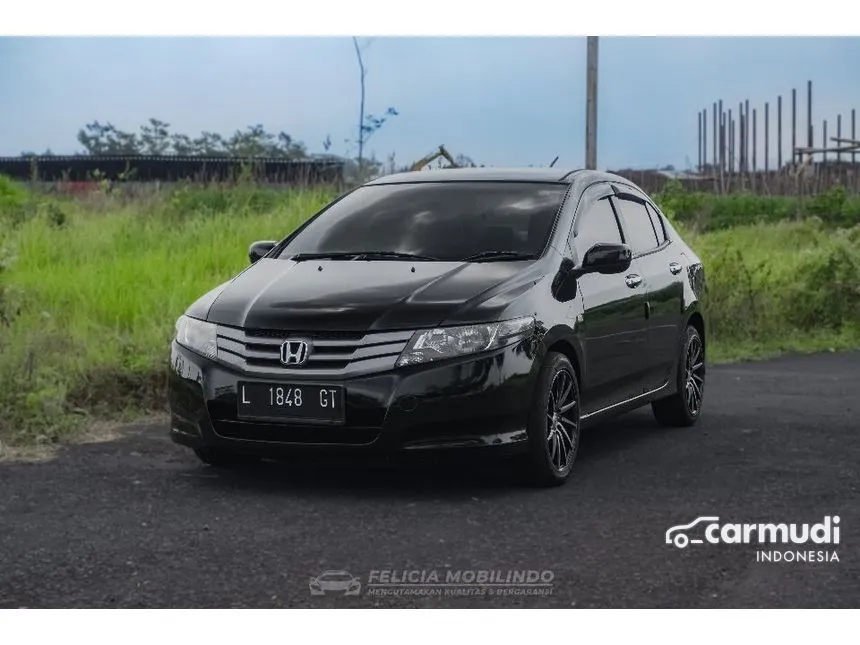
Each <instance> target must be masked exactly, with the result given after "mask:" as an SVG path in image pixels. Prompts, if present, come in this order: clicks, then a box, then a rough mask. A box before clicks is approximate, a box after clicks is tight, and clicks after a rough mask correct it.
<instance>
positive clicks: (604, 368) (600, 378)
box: [569, 183, 647, 413]
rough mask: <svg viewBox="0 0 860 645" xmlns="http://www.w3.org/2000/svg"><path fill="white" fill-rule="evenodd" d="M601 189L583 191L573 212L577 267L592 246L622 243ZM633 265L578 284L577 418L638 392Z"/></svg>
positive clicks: (639, 326)
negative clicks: (580, 365)
mask: <svg viewBox="0 0 860 645" xmlns="http://www.w3.org/2000/svg"><path fill="white" fill-rule="evenodd" d="M612 194H613V191H612V187H611V185H609V184H607V183H602V184H597V185H596V186H593V187H590V188H588V189H587V190H586V191H585V193H584V195H583V198H582V201H581V202H580V204H579V208H578V209H577V215H576V219H575V222H574V226H573V230H572V234H571V237H570V240H569V246H570V247H571V251H572V254H573V260H574V264H575V265H577V266H579V265H580V264H581V263H582V258H583V256H584V255H585V252H586V251H588V249H590V248H591V247H592V246H593V245H594V244H597V243H598V242H616V243H620V242H623V241H624V239H623V235H622V232H621V229H620V226H619V222H618V217H617V214H616V212H615V208H614V206H613V204H612V197H611V196H612ZM636 264H637V262H636V260H634V261H633V264H632V265H631V266H630V268H629V269H628V270H627V271H625V272H623V273H619V274H613V275H603V274H599V273H593V274H587V275H584V276H582V277H580V278H579V281H578V283H579V288H578V291H579V294H580V297H581V299H582V306H583V322H582V326H581V329H582V330H583V331H582V334H583V341H582V342H583V350H584V351H583V355H584V363H585V365H584V367H585V370H584V377H583V381H584V382H583V384H582V388H583V412H585V413H592V412H596V411H598V410H602V409H603V408H606V407H609V406H612V405H614V404H616V403H620V402H622V401H625V400H627V399H629V398H631V397H633V396H636V395H638V394H640V393H641V392H642V387H643V379H644V378H645V371H644V369H645V366H646V365H647V341H646V332H647V321H646V319H645V288H644V284H642V283H641V282H640V281H638V276H637V274H638V269H637V266H636Z"/></svg>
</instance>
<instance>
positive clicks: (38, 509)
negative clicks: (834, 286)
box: [0, 352, 860, 608]
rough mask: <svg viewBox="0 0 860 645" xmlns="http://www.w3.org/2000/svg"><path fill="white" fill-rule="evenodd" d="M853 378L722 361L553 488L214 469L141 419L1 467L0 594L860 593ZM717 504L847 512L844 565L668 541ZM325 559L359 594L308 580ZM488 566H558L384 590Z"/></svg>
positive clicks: (822, 361)
mask: <svg viewBox="0 0 860 645" xmlns="http://www.w3.org/2000/svg"><path fill="white" fill-rule="evenodd" d="M858 394H860V352H855V353H848V354H828V355H817V356H803V357H785V358H782V359H777V360H772V361H767V362H762V363H750V364H742V365H735V366H725V367H712V368H710V370H709V373H708V383H707V389H706V396H705V410H704V412H703V417H702V419H701V420H700V423H699V425H697V426H696V427H695V428H692V429H663V428H660V427H658V426H657V425H656V424H655V423H654V421H653V420H652V417H651V415H650V411H649V410H648V409H645V410H640V411H637V412H633V413H631V414H628V415H626V416H624V417H621V418H619V419H618V420H616V421H614V422H611V423H609V424H607V425H605V426H603V427H600V428H596V429H594V430H591V431H589V432H587V433H586V434H585V436H584V438H583V445H582V452H581V454H580V461H579V462H578V465H577V469H576V473H575V475H574V477H573V479H572V481H570V482H569V483H568V485H566V486H564V487H561V488H558V489H552V490H536V489H530V488H525V487H523V486H521V485H520V484H519V482H518V481H517V479H516V478H515V477H513V476H511V475H510V474H509V470H507V468H506V466H505V464H504V463H500V462H498V461H492V460H491V461H489V462H485V461H483V460H481V461H474V460H467V461H464V460H462V459H459V460H458V459H444V460H442V459H439V460H435V461H433V462H426V463H425V462H421V463H409V464H405V465H404V464H393V465H390V464H363V465H350V464H344V463H322V464H309V465H304V466H301V467H300V466H291V467H287V466H284V465H270V464H264V465H262V466H260V467H257V468H255V469H253V470H241V471H235V472H233V471H230V472H226V473H225V472H218V471H216V470H215V469H213V468H208V467H204V466H201V465H198V463H197V462H196V459H195V458H194V457H193V455H192V454H191V453H190V452H187V451H186V450H185V449H183V448H180V447H178V446H174V445H173V444H172V443H171V442H170V441H169V440H168V439H167V436H166V431H167V429H166V427H164V426H159V425H149V426H140V425H139V426H133V427H130V428H128V429H127V431H125V432H124V433H123V435H122V437H121V438H120V439H118V440H116V441H111V442H108V443H100V444H87V445H75V446H70V447H68V448H64V449H63V450H62V451H61V452H60V453H59V454H58V455H57V457H56V458H54V459H52V460H50V461H45V462H40V463H16V462H5V463H0V607H3V608H10V607H359V606H391V607H416V606H417V607H441V606H454V607H468V606H472V607H475V606H477V607H511V606H552V607H571V606H573V607H858V606H860V558H858V556H860V548H858V545H860V421H858V414H857V413H858V409H860V404H858ZM703 515H714V516H718V517H720V518H721V521H723V522H797V523H803V522H808V523H814V522H821V521H822V520H823V518H824V516H825V515H839V516H840V531H841V539H840V543H839V544H838V545H831V546H827V545H825V548H827V550H829V551H830V552H833V551H834V550H835V552H836V554H837V557H838V559H839V560H838V562H837V561H831V562H826V563H825V562H816V563H808V562H806V563H804V562H791V563H787V562H778V563H777V562H769V563H761V562H756V551H757V550H758V549H759V548H760V547H759V546H758V545H745V544H720V545H713V544H707V543H705V544H697V545H696V544H691V545H690V546H689V547H687V548H686V549H683V550H679V549H677V548H675V547H674V546H671V545H668V544H666V543H665V541H664V540H665V532H666V530H667V529H668V528H669V527H670V526H673V525H676V524H685V523H688V522H690V521H692V520H693V519H695V518H697V517H699V516H703ZM809 548H810V547H807V546H801V547H794V546H792V547H789V550H792V551H794V550H797V549H800V550H803V551H806V550H808V549H809ZM812 548H814V549H821V548H822V547H821V546H815V547H812ZM326 569H339V570H346V571H348V572H349V573H350V574H352V575H353V576H356V577H357V578H359V580H360V581H361V583H362V590H361V593H360V594H359V595H357V596H351V597H347V596H343V595H342V594H335V593H333V592H328V593H326V594H325V595H324V596H312V595H311V594H310V591H309V586H308V582H309V578H310V577H311V576H315V575H317V574H319V573H320V572H321V571H323V570H326ZM482 569H483V570H493V571H501V572H503V573H505V572H507V571H509V570H518V571H519V570H533V571H545V572H549V573H545V574H544V576H546V577H545V578H544V579H545V580H547V579H549V578H551V580H550V584H549V586H546V587H534V586H531V587H525V586H520V587H511V586H507V587H500V586H496V587H475V586H471V587H462V588H452V587H444V588H439V587H437V588H435V589H440V591H438V592H437V591H432V590H430V591H428V589H430V588H429V587H427V586H424V587H409V588H408V590H407V588H406V587H404V586H398V587H387V588H384V590H383V591H380V590H381V589H383V588H382V587H371V586H370V582H373V581H376V583H377V584H382V583H385V582H388V583H389V584H393V581H396V580H397V578H398V576H399V577H402V576H403V575H404V574H403V573H402V572H403V571H406V570H415V571H422V570H423V571H424V572H425V573H424V576H425V577H428V576H431V575H432V574H431V573H430V572H431V571H435V572H436V573H437V575H439V576H441V579H440V582H445V576H447V575H449V574H448V571H451V572H455V573H456V572H458V571H459V572H460V573H461V575H462V576H463V577H462V578H461V579H460V582H463V581H464V580H469V578H468V576H469V575H471V574H470V573H469V571H475V570H482ZM385 570H388V571H389V573H387V574H386V573H384V571H385ZM372 571H377V573H375V574H373V580H371V572H372ZM386 575H387V576H389V577H388V578H386ZM412 575H413V576H415V575H418V576H420V573H419V574H412ZM476 575H477V574H476ZM497 575H498V574H497ZM413 580H414V578H413ZM481 589H484V592H483V593H481V591H480V590H481ZM380 593H388V595H379V594H380ZM398 593H399V594H400V595H395V594H398ZM407 593H408V594H412V595H406V594H407ZM421 593H423V594H425V595H423V596H422V595H418V594H421ZM435 593H439V594H441V595H429V594H435ZM455 594H459V595H455Z"/></svg>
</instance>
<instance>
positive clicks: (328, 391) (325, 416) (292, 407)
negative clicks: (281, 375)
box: [236, 383, 344, 423]
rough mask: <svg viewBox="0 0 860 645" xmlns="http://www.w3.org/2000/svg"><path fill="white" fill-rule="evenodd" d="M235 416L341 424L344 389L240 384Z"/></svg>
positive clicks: (322, 386)
mask: <svg viewBox="0 0 860 645" xmlns="http://www.w3.org/2000/svg"><path fill="white" fill-rule="evenodd" d="M236 399H237V401H238V406H239V407H238V410H237V415H238V416H239V417H240V418H245V419H271V420H279V421H280V420H283V421H287V420H291V419H292V420H297V421H328V422H330V423H343V420H344V397H343V387H341V386H339V385H307V384H289V383H239V385H238V391H237V394H236Z"/></svg>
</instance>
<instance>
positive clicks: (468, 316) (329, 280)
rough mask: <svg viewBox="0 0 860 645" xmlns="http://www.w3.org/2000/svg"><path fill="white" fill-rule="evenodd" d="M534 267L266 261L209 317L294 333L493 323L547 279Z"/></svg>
mask: <svg viewBox="0 0 860 645" xmlns="http://www.w3.org/2000/svg"><path fill="white" fill-rule="evenodd" d="M529 265H531V266H529ZM534 267H535V263H529V262H482V263H468V262H408V261H407V262H402V261H370V262H366V261H331V260H313V261H303V262H293V261H292V260H276V259H270V258H263V259H261V260H258V261H257V262H256V263H254V264H253V265H251V266H250V267H248V269H246V270H245V271H243V272H242V273H240V274H239V275H238V276H236V277H235V278H234V279H233V280H232V281H231V282H229V283H228V284H226V285H224V286H223V288H221V289H220V292H219V293H218V295H217V296H216V297H215V298H214V300H213V301H212V304H211V305H210V306H209V309H208V314H207V316H206V319H207V320H208V321H210V322H214V323H218V324H222V325H230V326H235V327H244V328H248V329H270V330H291V331H316V330H326V331H369V330H394V329H415V328H421V327H433V326H435V325H438V324H440V323H442V322H444V321H448V322H463V323H468V322H475V321H479V320H492V319H493V316H495V315H497V314H498V312H499V311H500V310H501V309H502V308H504V307H505V306H506V305H507V304H509V303H510V301H511V300H512V299H513V298H514V297H516V296H517V295H519V294H521V293H522V292H523V291H525V290H527V289H528V288H529V287H530V286H531V285H532V284H534V282H535V281H536V279H537V278H539V277H540V276H539V274H537V273H536V272H535V268H534Z"/></svg>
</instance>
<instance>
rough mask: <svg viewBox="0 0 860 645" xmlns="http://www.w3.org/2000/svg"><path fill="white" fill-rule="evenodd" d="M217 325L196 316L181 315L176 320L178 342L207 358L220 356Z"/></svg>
mask: <svg viewBox="0 0 860 645" xmlns="http://www.w3.org/2000/svg"><path fill="white" fill-rule="evenodd" d="M216 329H217V327H216V326H215V325H213V324H212V323H208V322H203V321H202V320H197V319H196V318H189V317H188V316H180V317H179V320H177V321H176V342H177V343H179V344H180V345H182V346H183V347H187V348H188V349H190V350H191V351H194V352H197V353H198V354H201V355H202V356H205V357H206V358H211V359H215V358H218V348H217V341H216V339H215V336H216Z"/></svg>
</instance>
